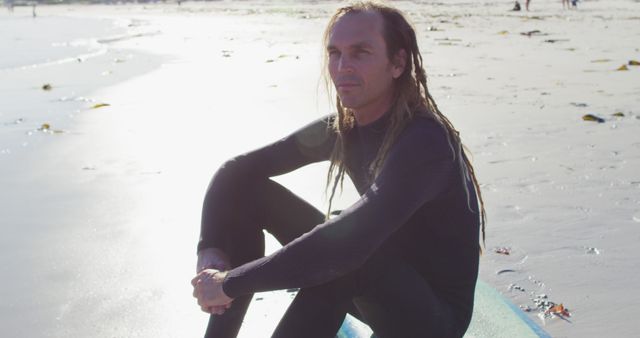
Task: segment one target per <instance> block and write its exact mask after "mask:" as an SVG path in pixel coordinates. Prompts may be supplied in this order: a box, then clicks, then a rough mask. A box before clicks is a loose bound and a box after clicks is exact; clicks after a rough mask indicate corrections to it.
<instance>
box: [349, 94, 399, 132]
mask: <svg viewBox="0 0 640 338" xmlns="http://www.w3.org/2000/svg"><path fill="white" fill-rule="evenodd" d="M389 109H391V98H390V97H388V98H385V99H383V100H382V102H375V103H373V104H370V105H369V106H367V107H361V108H358V109H354V110H353V115H354V116H355V118H356V124H357V125H359V126H364V125H367V124H369V123H371V122H373V121H376V120H377V119H379V118H381V117H382V116H383V115H384V114H385V113H386V112H388V111H389Z"/></svg>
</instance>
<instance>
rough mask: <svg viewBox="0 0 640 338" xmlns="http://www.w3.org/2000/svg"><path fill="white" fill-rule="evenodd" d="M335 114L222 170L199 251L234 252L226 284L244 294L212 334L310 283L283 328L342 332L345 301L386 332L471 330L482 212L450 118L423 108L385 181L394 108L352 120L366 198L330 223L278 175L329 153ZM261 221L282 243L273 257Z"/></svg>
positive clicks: (355, 162)
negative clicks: (259, 296) (373, 168)
mask: <svg viewBox="0 0 640 338" xmlns="http://www.w3.org/2000/svg"><path fill="white" fill-rule="evenodd" d="M328 121H329V117H327V118H324V119H320V120H318V121H315V122H314V123H312V124H310V125H308V126H306V127H304V128H302V129H300V130H299V131H297V132H295V133H294V134H292V135H290V136H288V137H285V138H283V139H281V140H279V141H277V142H275V143H273V144H270V145H268V146H266V147H263V148H260V149H258V150H255V151H252V152H249V153H246V154H244V155H241V156H238V157H236V158H234V159H232V160H230V161H228V162H226V163H225V164H224V165H223V166H222V167H221V168H220V170H218V172H217V173H216V175H215V176H214V178H213V179H212V181H211V184H210V186H209V189H208V191H207V195H206V198H205V203H204V210H203V219H202V229H201V240H200V243H199V244H198V249H199V250H200V249H204V248H209V247H216V248H220V249H222V250H224V251H225V252H227V254H229V256H230V257H231V261H232V262H231V263H232V266H234V268H233V269H232V270H230V271H229V273H228V274H227V278H226V279H225V281H224V284H223V289H224V291H225V293H226V294H227V295H228V296H230V297H232V298H235V301H234V304H233V306H232V307H231V308H230V309H229V310H228V311H227V312H226V313H225V314H224V315H221V316H216V315H213V316H211V320H210V323H209V328H208V331H207V336H209V337H227V336H235V334H236V332H237V330H238V328H239V326H240V324H241V321H242V318H243V316H244V313H245V312H246V307H247V306H248V304H249V302H250V299H251V296H252V294H253V293H254V292H260V291H269V290H277V289H287V288H301V290H300V292H299V293H298V295H297V297H296V299H295V300H294V302H293V304H292V305H291V307H290V308H289V310H288V311H287V313H286V314H285V317H284V318H283V320H282V321H281V322H280V325H279V326H278V328H277V329H276V332H275V333H274V336H277V337H332V336H333V335H335V332H336V331H337V329H338V328H339V326H340V323H341V322H342V319H343V318H344V315H345V313H346V312H347V311H348V312H351V313H353V314H355V315H357V316H358V317H359V318H361V319H363V320H364V321H365V322H367V323H368V324H369V325H370V326H371V327H372V328H373V330H374V332H375V333H376V335H377V336H378V337H459V336H462V335H463V334H464V332H465V331H466V329H467V327H468V325H469V322H470V318H471V313H472V309H473V296H474V289H475V283H476V279H477V274H478V258H479V249H480V248H479V241H478V235H479V217H478V208H477V199H476V195H475V190H474V188H473V184H472V183H471V181H470V180H469V179H468V178H467V177H465V175H463V174H461V173H460V170H459V163H458V160H457V159H456V158H455V156H453V152H452V148H451V147H450V144H449V143H448V141H447V137H446V134H445V131H444V129H443V127H442V126H441V125H439V124H438V123H436V122H435V121H433V120H431V119H430V118H427V117H422V116H418V117H416V118H414V119H413V120H412V121H411V122H410V123H409V124H408V125H407V127H406V128H405V129H404V130H403V131H402V133H401V135H400V136H399V138H398V139H397V141H396V142H395V143H394V145H393V146H392V148H391V149H390V152H389V155H388V157H387V159H386V161H385V163H384V164H383V166H382V169H381V171H380V172H379V175H378V176H377V177H376V178H375V179H374V178H373V177H372V174H371V172H370V170H369V167H370V163H371V161H372V160H373V159H374V157H375V156H376V153H377V151H378V148H379V146H380V144H381V143H382V139H383V136H384V133H385V130H386V129H387V128H388V122H389V117H388V116H387V115H385V116H383V117H381V118H379V119H378V120H376V121H374V122H373V123H370V124H367V125H365V126H358V127H356V128H354V129H352V130H351V131H350V132H349V133H348V135H346V136H345V137H347V139H348V143H347V144H349V147H348V154H349V159H348V162H347V163H346V165H347V173H348V175H349V176H350V177H351V179H352V181H353V182H354V184H355V186H356V188H357V190H358V192H359V193H360V195H361V198H360V200H358V201H357V202H356V203H355V204H354V205H352V206H351V207H349V208H348V209H346V210H344V211H342V213H341V214H340V215H339V216H337V217H334V218H331V219H330V220H327V221H325V220H324V217H323V213H322V212H320V211H319V210H317V209H315V208H314V207H312V206H311V205H309V204H308V203H307V202H305V201H303V200H302V199H300V198H299V197H297V196H295V195H294V194H293V193H291V192H290V191H289V190H287V189H285V188H284V187H282V186H281V185H279V184H278V183H276V182H274V181H272V180H271V179H269V178H270V177H273V176H277V175H281V174H284V173H287V172H290V171H293V170H295V169H297V168H299V167H302V166H304V165H307V164H310V163H313V162H319V161H325V160H328V159H329V155H330V152H331V149H332V147H333V144H334V141H335V137H336V136H335V133H334V132H333V131H332V130H331V129H329V128H327V124H328V123H329V122H328ZM465 186H466V189H467V190H468V191H469V194H468V195H467V194H466V193H465ZM263 229H264V230H267V231H268V232H270V233H271V234H273V235H274V236H275V237H276V238H277V239H278V240H279V241H280V242H281V243H283V245H284V247H283V248H281V249H280V250H278V251H276V252H275V253H273V254H271V255H269V256H266V257H263V255H264V238H263V233H262V230H263ZM354 305H355V306H354ZM266 335H267V334H265V336H266Z"/></svg>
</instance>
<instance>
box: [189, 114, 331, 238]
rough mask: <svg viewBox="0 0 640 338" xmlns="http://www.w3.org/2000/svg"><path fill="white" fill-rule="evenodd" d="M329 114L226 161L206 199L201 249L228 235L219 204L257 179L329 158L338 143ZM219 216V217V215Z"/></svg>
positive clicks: (214, 177) (210, 186)
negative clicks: (219, 223) (220, 223)
mask: <svg viewBox="0 0 640 338" xmlns="http://www.w3.org/2000/svg"><path fill="white" fill-rule="evenodd" d="M332 118H333V117H331V116H326V117H323V118H321V119H318V120H316V121H314V122H312V123H310V124H309V125H307V126H305V127H303V128H301V129H299V130H297V131H296V132H294V133H293V134H291V135H288V136H286V137H284V138H282V139H280V140H278V141H276V142H273V143H271V144H269V145H267V146H264V147H262V148H259V149H256V150H254V151H250V152H248V153H245V154H243V155H240V156H237V157H235V158H232V159H230V160H229V161H227V162H225V163H224V164H223V165H222V166H221V167H220V169H219V170H218V171H217V172H216V174H215V175H214V176H213V178H212V179H211V182H210V184H209V187H208V188H207V193H206V195H205V199H204V206H203V209H202V210H203V211H202V223H201V226H200V240H199V242H198V251H200V250H202V249H205V248H210V247H216V246H217V243H216V239H220V240H221V239H223V238H224V231H225V229H224V227H220V226H213V225H212V224H213V223H215V222H214V221H213V219H215V218H216V216H215V214H216V213H219V212H220V211H219V210H216V208H215V206H216V205H224V203H221V201H236V200H237V199H238V198H239V197H240V194H242V193H243V192H244V191H247V190H248V189H245V188H246V187H251V185H252V183H253V182H255V181H256V180H261V179H267V178H269V177H273V176H278V175H282V174H285V173H288V172H290V171H293V170H295V169H298V168H300V167H302V166H305V165H307V164H310V163H314V162H320V161H324V160H328V159H329V156H330V154H331V150H332V149H333V145H334V143H335V139H336V136H335V132H334V131H333V130H332V129H330V128H329V126H330V123H331V119H332ZM218 218H219V217H218Z"/></svg>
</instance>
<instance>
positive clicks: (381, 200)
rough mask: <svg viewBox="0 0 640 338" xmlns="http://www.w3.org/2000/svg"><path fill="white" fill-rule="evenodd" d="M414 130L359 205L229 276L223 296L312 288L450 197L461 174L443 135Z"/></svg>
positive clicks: (430, 127) (428, 128)
mask: <svg viewBox="0 0 640 338" xmlns="http://www.w3.org/2000/svg"><path fill="white" fill-rule="evenodd" d="M414 127H415V128H411V129H410V130H407V132H405V133H404V134H403V135H402V136H401V138H400V139H399V140H398V141H397V142H396V144H395V145H394V147H393V148H392V150H391V152H390V154H389V157H388V158H387V160H386V162H385V164H384V166H383V168H382V170H381V172H380V175H379V176H378V177H377V178H376V180H375V182H374V184H373V185H372V186H371V187H370V189H369V190H368V191H367V192H366V193H365V194H364V195H363V196H362V198H361V199H360V200H359V201H358V202H356V203H355V204H354V205H353V206H351V207H350V208H348V209H346V210H344V211H343V212H342V213H341V214H340V216H338V217H336V218H333V219H331V220H328V221H326V222H325V223H323V224H321V225H318V226H316V227H315V228H314V229H313V230H312V231H310V232H308V233H306V234H304V235H302V236H301V237H299V238H297V239H296V240H294V241H292V242H291V243H289V244H287V245H286V246H284V247H283V248H282V249H280V250H278V251H276V252H275V253H273V254H272V255H270V256H267V257H264V258H261V259H258V260H255V261H253V262H249V263H247V264H244V265H242V266H240V267H237V268H235V269H233V270H231V271H229V272H228V274H227V275H226V278H225V279H224V284H223V290H224V294H226V295H228V296H229V297H232V298H235V297H238V296H240V295H243V294H249V293H253V292H260V291H269V290H276V289H284V288H293V287H309V286H313V285H318V284H321V283H325V282H328V281H330V280H333V279H335V278H338V277H340V276H342V275H344V274H346V273H348V272H350V271H352V270H354V269H356V268H358V267H359V266H361V265H362V264H364V262H365V261H366V260H367V259H368V258H369V257H370V256H371V255H372V254H373V253H374V252H375V251H376V250H377V249H378V248H379V247H380V245H381V244H382V243H383V242H384V241H385V240H386V239H387V238H388V237H389V236H390V235H391V234H393V233H394V232H395V231H396V230H397V229H398V228H399V227H401V226H402V225H403V224H405V223H406V222H407V221H408V220H409V218H410V217H411V216H412V215H413V214H414V213H415V212H416V210H418V208H420V207H421V206H422V205H424V204H425V203H428V202H429V201H431V200H434V199H436V198H437V197H438V196H439V195H440V194H442V193H443V192H444V191H446V189H447V188H448V187H449V185H450V182H451V178H452V177H453V176H454V175H455V174H456V172H457V166H456V163H455V161H454V157H453V154H452V152H451V149H450V147H449V144H448V142H447V139H446V135H445V134H444V131H443V130H442V129H441V128H440V127H438V126H435V125H434V124H433V123H422V124H421V125H419V126H414Z"/></svg>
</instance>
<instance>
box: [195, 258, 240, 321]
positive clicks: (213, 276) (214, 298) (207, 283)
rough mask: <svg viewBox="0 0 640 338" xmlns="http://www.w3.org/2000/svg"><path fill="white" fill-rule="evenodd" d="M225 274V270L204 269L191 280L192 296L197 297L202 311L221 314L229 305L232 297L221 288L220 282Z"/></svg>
mask: <svg viewBox="0 0 640 338" xmlns="http://www.w3.org/2000/svg"><path fill="white" fill-rule="evenodd" d="M226 275H227V273H226V272H220V271H218V270H214V269H205V270H203V271H201V272H200V273H198V275H197V276H195V277H194V278H193V279H192V280H191V285H193V297H195V298H197V299H198V304H199V305H200V307H201V308H202V311H204V312H207V313H212V314H222V313H224V311H225V310H226V309H228V308H229V306H231V302H232V301H233V299H232V298H230V297H229V296H227V295H226V294H225V293H224V290H222V283H223V282H224V278H225V277H226Z"/></svg>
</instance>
